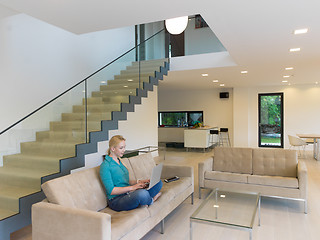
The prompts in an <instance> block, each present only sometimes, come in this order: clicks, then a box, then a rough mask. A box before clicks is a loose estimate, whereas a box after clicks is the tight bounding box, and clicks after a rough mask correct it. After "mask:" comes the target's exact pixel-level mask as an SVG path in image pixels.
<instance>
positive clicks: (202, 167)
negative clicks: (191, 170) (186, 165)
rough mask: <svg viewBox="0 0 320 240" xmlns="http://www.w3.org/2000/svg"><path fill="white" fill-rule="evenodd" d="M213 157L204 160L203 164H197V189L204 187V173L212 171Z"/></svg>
mask: <svg viewBox="0 0 320 240" xmlns="http://www.w3.org/2000/svg"><path fill="white" fill-rule="evenodd" d="M212 166H213V157H210V158H208V159H206V160H205V161H204V162H200V163H199V164H198V179H199V187H204V173H205V172H206V171H212Z"/></svg>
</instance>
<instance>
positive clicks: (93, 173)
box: [41, 167, 107, 211]
mask: <svg viewBox="0 0 320 240" xmlns="http://www.w3.org/2000/svg"><path fill="white" fill-rule="evenodd" d="M99 168H100V167H95V168H90V169H86V170H83V171H79V172H76V173H73V174H69V175H67V176H64V177H60V178H56V179H53V180H50V181H47V182H45V183H44V184H42V185H41V187H42V189H43V192H44V194H45V195H46V197H47V199H48V202H50V203H55V204H60V205H62V206H66V207H73V208H81V209H87V210H93V211H98V210H100V209H103V208H105V207H106V206H107V200H106V194H105V190H104V187H103V185H102V183H101V181H100V177H99Z"/></svg>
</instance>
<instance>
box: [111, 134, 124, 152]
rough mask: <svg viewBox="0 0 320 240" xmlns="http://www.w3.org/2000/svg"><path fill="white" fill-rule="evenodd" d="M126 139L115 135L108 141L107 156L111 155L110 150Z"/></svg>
mask: <svg viewBox="0 0 320 240" xmlns="http://www.w3.org/2000/svg"><path fill="white" fill-rule="evenodd" d="M125 140H126V139H125V138H124V137H122V136H121V135H115V136H113V137H112V138H111V139H110V140H109V148H108V152H107V154H108V155H110V154H111V148H112V147H116V146H118V144H119V143H120V142H122V141H125Z"/></svg>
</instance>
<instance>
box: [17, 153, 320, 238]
mask: <svg viewBox="0 0 320 240" xmlns="http://www.w3.org/2000/svg"><path fill="white" fill-rule="evenodd" d="M212 155H213V152H212V151H209V152H205V153H203V152H202V151H199V150H192V151H189V152H185V151H184V150H183V149H181V150H173V149H168V150H167V151H166V152H165V160H163V158H164V152H161V153H160V157H159V158H158V159H157V161H158V162H162V161H164V162H165V163H167V164H175V165H189V166H193V167H194V174H195V196H194V205H191V201H190V198H188V199H187V200H186V201H185V202H183V203H182V204H181V205H180V206H179V207H178V208H176V209H175V210H174V211H173V212H172V213H171V214H170V215H169V216H167V217H166V218H165V233H164V234H160V226H156V227H155V228H154V229H153V230H152V231H150V232H149V233H148V234H147V235H145V236H144V237H143V238H142V239H143V240H160V239H161V240H168V239H175V240H180V239H181V240H186V239H189V238H190V233H189V229H190V222H189V217H190V215H191V214H192V213H193V212H194V211H195V210H196V208H197V207H198V206H199V204H200V203H201V201H202V199H203V198H202V199H201V200H199V198H198V163H199V162H201V161H204V160H205V159H207V158H209V157H210V156H212ZM311 155H312V153H311V152H310V153H307V158H306V159H300V161H305V162H306V164H307V168H308V200H309V201H308V214H304V209H303V203H302V202H299V201H293V200H284V199H272V198H262V201H261V226H260V227H259V226H258V225H257V222H256V223H255V226H254V228H253V238H252V239H253V240H255V239H256V240H273V239H274V240H283V239H285V240H319V239H320V161H319V162H317V161H316V160H314V159H313V158H312V156H311ZM208 192H209V191H206V190H204V191H203V195H202V196H205V195H206V194H207V193H208ZM11 239H12V240H31V239H32V237H31V226H28V227H26V228H25V229H22V230H20V231H17V232H15V233H13V234H12V236H11ZM193 239H195V240H198V239H199V240H202V239H219V240H233V239H234V240H242V239H244V240H248V239H249V232H246V231H241V230H238V229H233V228H227V227H221V226H213V225H210V224H201V223H194V224H193ZM43 240H45V239H43Z"/></svg>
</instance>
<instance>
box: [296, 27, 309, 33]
mask: <svg viewBox="0 0 320 240" xmlns="http://www.w3.org/2000/svg"><path fill="white" fill-rule="evenodd" d="M307 32H308V28H302V29H297V30H294V31H293V34H303V33H307Z"/></svg>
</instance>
